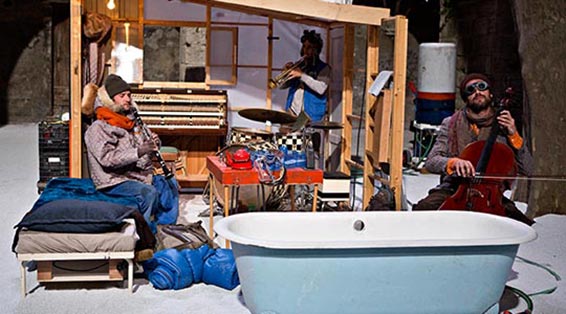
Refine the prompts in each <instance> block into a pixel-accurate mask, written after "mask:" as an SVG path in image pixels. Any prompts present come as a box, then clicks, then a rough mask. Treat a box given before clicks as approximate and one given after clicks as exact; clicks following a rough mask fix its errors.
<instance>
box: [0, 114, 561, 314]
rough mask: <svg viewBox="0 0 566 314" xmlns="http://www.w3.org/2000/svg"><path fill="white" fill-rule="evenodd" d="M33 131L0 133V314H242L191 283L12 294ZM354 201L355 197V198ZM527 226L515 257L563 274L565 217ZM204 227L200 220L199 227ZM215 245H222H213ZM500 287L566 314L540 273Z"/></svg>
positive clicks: (229, 294) (413, 190)
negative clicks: (170, 287) (529, 234)
mask: <svg viewBox="0 0 566 314" xmlns="http://www.w3.org/2000/svg"><path fill="white" fill-rule="evenodd" d="M37 142H38V141H37V125H35V124H24V125H8V126H4V127H0V144H1V147H2V148H3V151H2V154H0V174H1V176H2V180H0V201H1V204H2V207H3V208H2V211H3V219H2V220H1V221H0V227H1V229H0V230H1V231H0V232H2V239H4V240H3V241H2V244H1V245H2V247H3V252H4V253H5V254H3V255H2V256H1V257H0V262H1V263H2V265H4V272H2V274H1V275H0V278H1V282H2V283H3V286H4V289H3V291H2V292H3V293H2V294H0V304H1V305H2V312H4V313H136V314H143V313H172V312H185V313H206V314H216V313H218V314H221V313H230V314H238V313H249V311H248V310H247V309H246V307H245V306H244V305H243V302H242V298H241V296H240V289H239V287H238V288H236V289H234V290H233V291H226V290H224V289H221V288H218V287H215V286H208V285H205V284H195V285H192V286H191V287H189V288H186V289H182V290H178V291H159V290H156V289H153V287H152V286H151V285H150V284H149V283H148V282H147V281H146V280H144V279H136V280H135V282H134V290H135V291H134V294H132V295H129V294H128V293H127V291H126V290H125V289H123V288H121V287H116V286H113V285H111V284H110V285H109V284H103V285H84V284H81V285H79V284H58V285H49V286H43V285H41V286H40V285H38V284H37V281H36V279H35V277H36V274H35V272H30V273H27V279H28V291H31V293H30V294H29V295H28V296H27V297H26V298H25V299H22V298H21V296H20V274H19V265H18V262H17V260H16V257H15V255H14V254H13V253H11V244H12V239H13V236H14V229H13V226H14V225H15V224H17V223H18V221H19V220H20V219H21V218H22V216H23V215H24V214H25V212H26V211H27V210H29V209H30V208H31V206H32V205H33V203H34V202H35V200H36V199H37V197H38V194H37V189H36V182H37V180H38V169H39V162H38V145H37ZM437 180H438V177H436V176H431V175H420V174H413V175H406V176H405V177H404V184H405V191H406V194H407V196H406V198H407V200H408V201H409V202H410V203H414V202H416V201H417V200H419V199H420V198H421V197H423V196H424V195H426V191H427V190H428V189H429V188H430V187H432V186H434V185H435V184H436V183H437ZM358 195H359V194H358ZM181 205H182V208H183V210H182V215H181V217H180V222H183V221H185V220H186V221H194V220H195V219H198V217H197V215H198V213H200V212H201V211H202V210H204V209H205V208H206V206H205V205H204V203H203V202H202V199H201V196H200V195H183V197H182V204H181ZM536 221H537V223H536V224H535V225H534V228H535V230H536V231H537V233H538V239H536V240H535V241H533V242H531V243H527V244H524V245H521V247H520V249H519V253H518V256H520V257H522V258H525V259H528V260H530V261H534V262H537V263H540V264H542V265H545V266H546V267H548V268H550V269H551V270H553V271H554V272H556V273H558V274H559V275H562V274H566V246H565V245H564V243H565V242H566V232H564V230H566V216H557V215H546V216H543V217H538V218H537V219H536ZM203 225H204V226H208V221H207V220H206V221H205V223H204V224H203ZM218 242H220V243H222V242H224V241H218ZM508 285H510V286H513V287H516V288H518V289H521V290H523V291H525V292H527V293H535V292H538V291H542V290H545V289H549V288H553V287H557V289H556V291H555V292H553V293H552V294H548V295H545V294H542V295H536V296H533V297H532V299H533V301H534V308H535V311H534V313H543V314H559V313H560V314H562V313H566V285H565V284H564V283H563V281H557V280H556V279H555V277H553V276H552V275H551V274H550V273H549V272H547V271H546V270H544V269H542V268H540V267H537V266H533V265H531V264H529V263H527V262H525V261H523V260H522V259H517V260H516V261H515V264H514V265H513V270H512V272H511V274H510V276H509V282H508ZM501 304H502V306H503V307H504V308H509V309H511V310H512V312H514V313H517V312H520V311H521V310H523V309H525V304H524V303H523V302H521V301H520V300H517V298H515V297H513V296H512V295H510V294H506V295H505V296H504V298H503V300H502V302H501Z"/></svg>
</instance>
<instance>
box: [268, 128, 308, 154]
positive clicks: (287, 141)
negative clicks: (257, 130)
mask: <svg viewBox="0 0 566 314" xmlns="http://www.w3.org/2000/svg"><path fill="white" fill-rule="evenodd" d="M304 142H305V138H304V134H303V132H292V133H283V132H279V133H277V134H275V143H276V144H277V147H281V146H282V145H283V146H285V147H287V151H289V152H291V151H295V152H302V151H303V149H304Z"/></svg>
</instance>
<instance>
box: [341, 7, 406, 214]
mask: <svg viewBox="0 0 566 314" xmlns="http://www.w3.org/2000/svg"><path fill="white" fill-rule="evenodd" d="M407 34H408V21H407V19H406V18H405V17H404V16H395V17H391V18H387V19H383V20H382V24H381V26H380V27H378V26H368V30H367V59H368V62H367V63H366V64H367V68H366V98H365V99H366V101H365V108H366V109H365V112H364V116H363V117H357V116H355V115H353V114H352V105H351V102H350V103H348V102H347V100H348V99H351V95H344V97H343V99H344V100H345V105H344V106H343V108H344V109H343V115H342V116H343V117H344V121H343V122H344V138H345V139H351V138H352V122H353V121H354V120H356V119H361V120H362V122H363V123H364V131H365V152H364V158H363V164H359V163H357V162H356V161H353V160H351V159H350V156H351V145H350V144H349V143H350V142H351V140H348V141H346V142H347V144H346V145H344V146H343V148H342V149H343V151H342V157H341V166H340V169H341V171H342V172H345V173H350V169H351V168H352V167H355V168H358V169H363V198H362V208H363V209H365V208H366V207H367V206H368V204H369V200H370V198H371V197H372V195H373V194H374V191H375V184H376V180H377V181H380V182H381V183H382V184H387V185H389V186H390V187H391V188H392V190H393V191H394V194H395V200H396V203H395V208H396V210H400V209H401V196H402V179H403V178H402V176H403V133H404V119H405V117H404V116H405V85H406V71H407V70H406V69H407ZM348 35H349V32H348V31H347V32H346V38H348ZM351 36H353V35H351ZM380 41H381V43H380ZM347 46H350V45H346V47H347ZM352 46H353V45H352ZM346 47H345V49H346ZM388 47H390V49H392V50H393V51H392V55H393V69H392V72H393V75H392V79H391V81H392V84H385V86H384V87H383V89H382V90H381V92H380V93H379V94H378V95H372V94H370V93H369V90H370V87H371V86H372V84H373V83H374V80H375V78H376V77H377V76H378V74H379V69H378V61H379V48H381V49H386V48H388ZM347 52H349V51H345V52H344V55H347ZM348 59H350V58H345V64H344V68H345V72H346V67H349V69H351V68H352V64H350V63H347V62H346V61H347V60H348ZM384 70H385V69H384ZM350 71H351V70H350ZM345 90H347V89H346V88H345ZM346 96H350V98H348V97H346ZM386 164H388V165H389V178H385V179H384V178H381V177H380V176H376V175H375V173H376V171H378V172H382V171H383V167H382V166H383V165H386Z"/></svg>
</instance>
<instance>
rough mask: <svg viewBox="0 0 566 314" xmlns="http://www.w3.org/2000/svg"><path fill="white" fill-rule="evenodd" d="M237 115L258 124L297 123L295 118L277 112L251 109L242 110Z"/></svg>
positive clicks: (285, 113) (288, 114)
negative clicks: (267, 122)
mask: <svg viewBox="0 0 566 314" xmlns="http://www.w3.org/2000/svg"><path fill="white" fill-rule="evenodd" d="M238 113H239V114H240V116H242V117H244V118H247V119H250V120H254V121H259V122H266V121H271V122H272V123H279V124H287V123H294V122H295V121H297V118H296V117H295V116H293V115H292V114H290V113H287V112H283V111H277V110H269V109H261V108H251V109H242V110H240V111H238Z"/></svg>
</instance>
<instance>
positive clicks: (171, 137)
mask: <svg viewBox="0 0 566 314" xmlns="http://www.w3.org/2000/svg"><path fill="white" fill-rule="evenodd" d="M132 99H133V100H134V102H135V103H136V105H137V106H138V111H139V114H140V116H141V118H142V120H143V121H144V123H145V124H146V125H147V126H148V127H149V128H150V129H151V130H152V131H154V132H155V133H157V134H159V136H160V139H161V141H162V144H163V145H164V146H174V147H176V148H177V149H178V150H179V151H180V155H181V156H182V159H183V164H184V166H185V169H186V173H185V174H183V175H177V180H178V181H179V183H180V185H181V186H182V187H183V186H187V187H195V186H197V187H199V186H203V185H204V184H205V183H206V180H207V177H208V174H207V173H206V156H208V155H214V154H215V153H216V152H217V151H218V150H219V148H220V147H221V146H222V145H223V144H224V140H225V138H226V134H227V129H228V123H227V106H228V99H227V93H226V91H224V90H186V89H132Z"/></svg>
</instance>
